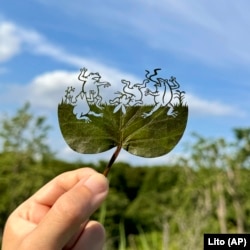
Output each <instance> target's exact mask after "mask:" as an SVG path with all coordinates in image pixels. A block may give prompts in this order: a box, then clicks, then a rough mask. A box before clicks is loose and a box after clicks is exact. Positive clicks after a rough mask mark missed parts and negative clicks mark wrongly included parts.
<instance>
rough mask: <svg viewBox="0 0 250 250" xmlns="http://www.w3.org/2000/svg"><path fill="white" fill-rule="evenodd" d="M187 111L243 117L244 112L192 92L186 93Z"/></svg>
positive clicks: (199, 113) (197, 113)
mask: <svg viewBox="0 0 250 250" xmlns="http://www.w3.org/2000/svg"><path fill="white" fill-rule="evenodd" d="M187 103H188V106H189V112H190V113H191V114H192V115H194V116H208V115H209V116H220V117H222V116H231V117H245V116H246V113H245V112H244V111H242V110H240V109H239V108H237V107H233V106H230V105H228V104H224V103H221V102H218V101H215V100H206V99H202V98H200V97H198V96H195V95H193V94H187Z"/></svg>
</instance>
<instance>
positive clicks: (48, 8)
mask: <svg viewBox="0 0 250 250" xmlns="http://www.w3.org/2000/svg"><path fill="white" fill-rule="evenodd" d="M249 9H250V3H249V1H247V0H240V1H235V0H220V1H208V0H200V1H195V0H164V1H163V0H158V1H153V0H151V1H150V0H143V1H141V0H137V1H135V0H127V1H115V0H108V1H96V0H92V1H88V2H84V1H80V0H72V1H63V0H62V1H55V0H23V1H14V0H8V1H6V0H5V1H2V3H1V8H0V87H1V93H0V105H1V109H0V112H1V114H3V113H9V114H13V113H14V112H15V111H16V110H17V108H19V107H21V106H22V105H23V104H24V102H25V101H29V102H30V103H31V105H32V110H33V111H34V113H36V114H39V115H40V114H42V115H46V116H47V117H48V122H49V123H50V124H51V125H52V126H53V130H52V131H51V132H50V135H49V143H50V145H51V147H52V149H54V150H56V151H57V152H58V154H57V156H58V157H62V158H64V159H68V160H78V159H82V160H85V161H96V160H99V159H104V160H108V159H109V157H110V155H111V154H112V152H108V153H102V154H99V155H98V156H96V155H94V156H93V155H83V156H81V155H79V154H77V153H74V152H73V151H71V150H70V149H69V148H68V146H67V145H66V143H65V142H64V140H63V139H62V136H61V134H60V131H59V127H58V123H57V105H58V102H59V101H60V100H61V96H62V94H63V93H64V90H65V88H66V87H67V86H69V85H71V83H74V82H76V81H77V76H78V73H79V69H80V68H82V67H86V68H89V69H93V70H95V71H99V72H100V74H101V75H103V76H105V77H106V78H108V79H109V81H110V82H114V81H119V79H121V78H125V79H142V77H144V72H145V69H154V68H157V67H160V68H162V70H163V71H164V72H165V73H166V75H167V76H171V75H174V76H175V77H176V78H177V80H178V82H180V84H181V88H182V90H185V91H186V93H187V94H186V97H187V102H188V105H189V111H190V114H189V121H188V125H187V129H186V132H185V135H184V136H183V138H182V140H181V142H180V143H179V145H178V146H177V147H176V148H175V149H174V150H173V151H172V152H171V153H169V154H168V155H167V156H163V157H159V158H155V159H145V158H141V157H135V156H132V155H130V154H128V153H126V152H122V154H121V156H120V160H125V161H128V162H130V163H133V164H142V165H143V164H145V165H151V164H164V163H167V162H169V161H171V159H172V158H174V156H175V155H178V154H180V153H185V151H182V146H183V145H184V144H185V143H186V142H188V141H189V140H190V134H191V132H197V133H199V134H201V135H203V136H205V137H225V138H228V139H230V138H231V136H232V129H233V128H235V127H249V121H250V119H249V118H250V112H249V107H250V83H249V78H250V70H249V66H250V46H249V44H250V32H249V30H250V16H249Z"/></svg>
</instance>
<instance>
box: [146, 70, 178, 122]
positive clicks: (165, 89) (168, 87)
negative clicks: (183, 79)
mask: <svg viewBox="0 0 250 250" xmlns="http://www.w3.org/2000/svg"><path fill="white" fill-rule="evenodd" d="M155 72H156V71H155ZM155 75H156V74H154V75H151V76H149V77H148V79H150V80H151V81H153V82H155V85H154V86H155V91H154V92H153V91H151V90H150V89H146V91H145V95H152V96H153V97H154V103H155V104H154V107H153V109H152V110H151V111H150V112H148V113H146V112H145V113H144V114H143V115H142V117H144V118H146V117H149V116H151V115H152V114H153V113H154V112H156V111H157V110H158V109H159V108H160V107H167V106H168V107H170V109H171V108H172V104H171V101H172V99H173V90H175V89H178V88H179V87H180V85H179V83H178V82H177V81H176V78H174V77H171V78H170V79H169V80H168V79H163V78H157V80H153V79H152V76H155ZM171 112H172V110H171ZM171 115H174V113H171Z"/></svg>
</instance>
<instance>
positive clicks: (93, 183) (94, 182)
mask: <svg viewBox="0 0 250 250" xmlns="http://www.w3.org/2000/svg"><path fill="white" fill-rule="evenodd" d="M83 184H84V186H85V187H87V188H88V189H89V190H90V191H91V192H92V193H93V194H99V193H104V192H107V191H108V188H109V183H108V179H107V178H106V177H105V176H104V175H102V174H99V173H95V174H92V175H91V176H90V177H89V178H88V179H87V180H84V181H83Z"/></svg>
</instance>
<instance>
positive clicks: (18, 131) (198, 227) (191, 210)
mask: <svg viewBox="0 0 250 250" xmlns="http://www.w3.org/2000/svg"><path fill="white" fill-rule="evenodd" d="M29 108H30V107H29V105H25V106H24V107H22V108H21V109H20V110H18V111H17V113H16V114H15V115H14V116H13V117H9V116H5V117H3V118H2V120H1V130H0V131H1V132H0V140H1V141H0V144H1V145H2V148H1V152H0V231H1V230H3V226H4V223H5V221H6V219H7V217H8V215H9V214H10V212H11V211H12V210H13V209H14V208H15V207H16V206H18V204H20V203H21V202H23V201H24V200H25V199H26V198H28V197H29V196H30V195H31V194H33V193H34V192H35V191H36V190H37V189H38V188H39V187H41V186H42V185H43V184H44V183H46V182H48V181H49V180H50V179H52V178H53V177H55V176H56V175H58V174H60V173H62V172H65V171H68V170H72V169H76V168H79V167H83V166H90V167H94V168H95V169H96V170H97V171H100V172H102V170H103V169H104V167H105V166H106V162H99V164H96V165H91V164H86V163H83V162H75V163H67V162H64V161H61V160H58V159H56V158H55V157H54V156H53V153H52V152H51V150H50V148H49V147H48V146H47V142H46V138H47V136H48V129H49V126H48V125H47V124H46V118H44V117H43V118H42V117H36V116H34V115H33V114H32V113H31V112H30V109H29ZM233 133H234V135H235V137H234V140H233V141H230V142H228V141H226V140H225V139H223V138H219V139H218V138H217V139H211V138H204V137H202V136H200V135H195V136H194V141H193V142H192V144H191V145H190V146H189V150H188V152H186V153H188V154H187V155H188V157H186V158H180V159H179V161H178V164H177V165H172V166H167V165H164V166H154V167H153V166H152V167H131V166H130V165H129V164H127V163H122V162H118V163H116V164H114V167H113V171H112V172H111V174H110V176H109V179H110V192H109V195H108V198H107V199H106V201H105V203H104V205H103V206H102V207H101V208H100V209H99V210H98V211H97V212H96V213H95V214H94V215H93V218H94V219H100V220H101V221H102V222H103V223H104V226H105V228H106V232H107V246H106V247H107V248H106V249H109V250H112V249H120V250H123V249H127V250H142V249H143V250H144V249H156V250H158V249H159V250H164V249H168V250H177V249H184V250H185V249H201V248H202V239H203V238H202V237H203V233H205V232H206V233H219V232H222V231H223V230H226V232H229V233H236V232H250V198H249V193H250V185H249V180H250V129H248V128H247V129H243V128H241V129H235V130H234V131H233Z"/></svg>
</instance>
